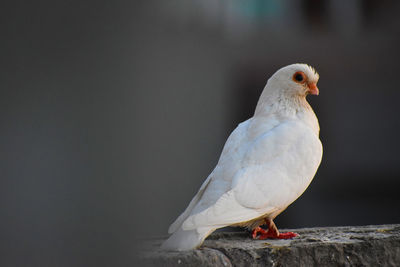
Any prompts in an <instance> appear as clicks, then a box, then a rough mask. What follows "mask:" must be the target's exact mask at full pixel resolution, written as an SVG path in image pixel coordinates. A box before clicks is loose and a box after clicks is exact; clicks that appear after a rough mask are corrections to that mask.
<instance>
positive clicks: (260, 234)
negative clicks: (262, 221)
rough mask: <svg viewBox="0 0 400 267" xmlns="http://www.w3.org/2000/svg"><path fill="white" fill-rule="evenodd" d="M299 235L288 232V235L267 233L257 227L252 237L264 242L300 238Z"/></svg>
mask: <svg viewBox="0 0 400 267" xmlns="http://www.w3.org/2000/svg"><path fill="white" fill-rule="evenodd" d="M298 235H299V234H297V233H293V232H286V233H280V234H278V235H277V234H276V233H274V232H272V231H270V230H268V231H265V230H264V229H262V228H261V227H257V228H255V229H254V230H253V232H252V237H253V239H259V240H264V239H269V238H270V239H291V238H293V237H296V236H298Z"/></svg>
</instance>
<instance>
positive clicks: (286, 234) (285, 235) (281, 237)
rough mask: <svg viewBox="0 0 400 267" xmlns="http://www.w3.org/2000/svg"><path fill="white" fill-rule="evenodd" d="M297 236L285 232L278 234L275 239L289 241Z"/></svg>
mask: <svg viewBox="0 0 400 267" xmlns="http://www.w3.org/2000/svg"><path fill="white" fill-rule="evenodd" d="M298 235H299V234H297V233H293V232H286V233H280V234H279V236H278V237H276V238H277V239H291V238H293V237H296V236H298Z"/></svg>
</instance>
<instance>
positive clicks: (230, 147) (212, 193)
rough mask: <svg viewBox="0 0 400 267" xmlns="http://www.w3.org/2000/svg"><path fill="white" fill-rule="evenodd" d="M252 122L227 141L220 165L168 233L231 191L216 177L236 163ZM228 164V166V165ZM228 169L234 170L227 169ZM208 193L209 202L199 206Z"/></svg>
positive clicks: (245, 124) (244, 125) (239, 128)
mask: <svg viewBox="0 0 400 267" xmlns="http://www.w3.org/2000/svg"><path fill="white" fill-rule="evenodd" d="M249 122H250V120H247V121H245V122H242V123H240V124H239V125H238V126H237V127H236V129H235V130H233V132H232V133H231V134H230V136H229V138H228V140H227V141H226V143H225V145H224V148H223V150H222V154H221V158H220V162H219V164H218V165H217V166H216V168H215V169H214V170H213V171H212V172H211V174H210V175H209V176H208V178H207V179H206V180H205V181H204V183H203V184H202V186H201V187H200V189H199V191H198V192H197V194H196V195H195V196H194V197H193V199H192V200H191V201H190V203H189V205H188V207H187V208H186V209H185V211H184V212H183V213H182V214H181V215H180V216H179V217H178V218H177V219H176V220H175V222H174V223H172V224H171V226H170V227H169V229H168V233H173V232H175V231H176V230H178V228H179V227H180V226H181V225H182V223H183V222H184V220H186V219H187V217H188V216H189V215H190V214H192V212H193V209H194V208H195V207H196V206H197V208H198V209H205V208H207V207H209V206H210V204H208V203H215V202H216V201H217V199H219V198H220V197H221V195H222V194H223V193H225V192H226V191H228V190H229V189H230V183H224V182H223V181H221V182H218V181H217V182H215V179H214V178H215V177H216V176H221V175H223V174H221V170H222V169H223V168H221V167H222V166H226V165H231V164H232V163H233V162H234V161H235V156H236V155H237V154H235V153H234V151H235V150H237V149H238V147H240V145H241V143H242V142H243V140H244V139H245V138H246V131H247V127H248V124H249ZM227 163H228V164H227ZM226 169H232V168H229V167H228V168H226ZM212 180H213V183H212V187H213V189H212V190H207V188H208V187H209V185H210V183H211V181H212ZM206 191H207V196H206V197H205V198H204V199H207V201H203V202H202V205H198V204H199V201H200V200H201V199H202V197H203V195H204V193H205V192H206Z"/></svg>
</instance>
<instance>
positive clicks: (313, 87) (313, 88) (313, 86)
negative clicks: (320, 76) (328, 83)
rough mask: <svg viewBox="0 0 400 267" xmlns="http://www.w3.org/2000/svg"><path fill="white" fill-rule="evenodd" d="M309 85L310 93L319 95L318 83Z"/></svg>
mask: <svg viewBox="0 0 400 267" xmlns="http://www.w3.org/2000/svg"><path fill="white" fill-rule="evenodd" d="M307 85H308V92H309V93H310V94H311V95H319V90H318V87H317V84H316V83H309V84H307Z"/></svg>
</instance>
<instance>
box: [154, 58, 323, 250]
mask: <svg viewBox="0 0 400 267" xmlns="http://www.w3.org/2000/svg"><path fill="white" fill-rule="evenodd" d="M318 79H319V76H318V74H317V73H316V72H315V70H314V69H313V68H311V67H310V66H308V65H305V64H293V65H289V66H286V67H284V68H281V69H280V70H278V71H277V72H276V73H275V74H274V75H273V76H272V77H271V78H270V79H269V80H268V82H267V85H266V86H265V88H264V91H263V93H262V94H261V97H260V99H259V101H258V104H257V107H256V111H255V114H254V116H253V117H252V118H250V119H248V120H247V121H245V122H243V123H241V124H239V125H238V127H237V128H236V129H235V130H234V131H233V132H232V134H231V135H230V136H229V138H228V140H227V141H226V144H225V146H224V149H223V151H222V154H221V156H220V159H219V161H218V164H217V166H216V167H215V169H214V170H213V171H212V172H211V174H210V175H209V176H208V178H207V179H206V180H205V182H204V183H203V185H202V186H201V188H200V189H199V191H198V193H197V194H196V195H195V196H194V198H193V199H192V201H191V202H190V204H189V206H188V207H187V208H186V210H185V211H184V212H183V213H182V214H181V215H180V216H179V217H178V218H177V219H176V221H175V222H174V223H173V224H172V225H171V226H170V228H169V230H168V232H169V233H172V235H171V236H170V237H169V238H168V239H167V240H166V241H165V242H164V243H163V245H162V248H163V249H166V250H190V249H193V248H196V247H198V246H200V245H201V243H202V242H203V241H204V239H205V238H206V237H207V236H208V235H209V234H210V233H212V232H213V231H214V230H215V229H217V228H221V227H225V226H229V225H238V226H244V227H248V228H250V229H255V228H256V227H258V226H259V225H262V224H264V223H265V222H268V221H269V222H271V224H272V226H271V227H275V225H274V224H273V222H272V220H273V219H274V218H275V217H276V216H277V215H278V214H279V213H281V212H282V211H283V210H284V209H285V208H286V207H287V206H289V205H290V204H291V203H292V202H293V201H295V200H296V199H297V198H298V197H299V196H300V195H301V194H302V193H303V192H304V191H305V189H306V188H307V187H308V185H309V184H310V182H311V180H312V178H313V177H314V175H315V173H316V171H317V168H318V166H319V164H320V161H321V157H322V144H321V142H320V140H319V125H318V120H317V117H316V116H315V114H314V112H313V110H312V108H311V106H310V105H309V104H308V102H307V101H306V95H307V94H318V88H317V87H316V83H317V82H318ZM275 229H276V227H275ZM276 231H277V229H276ZM277 235H279V232H278V231H277Z"/></svg>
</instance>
